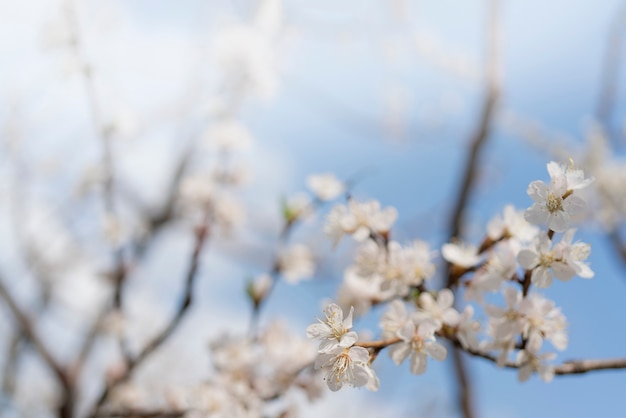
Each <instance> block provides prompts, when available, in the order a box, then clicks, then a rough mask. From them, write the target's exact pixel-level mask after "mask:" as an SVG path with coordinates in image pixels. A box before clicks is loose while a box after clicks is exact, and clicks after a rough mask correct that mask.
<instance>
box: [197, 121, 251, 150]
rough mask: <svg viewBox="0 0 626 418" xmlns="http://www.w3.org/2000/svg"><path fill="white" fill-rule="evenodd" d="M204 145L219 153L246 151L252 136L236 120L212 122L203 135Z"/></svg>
mask: <svg viewBox="0 0 626 418" xmlns="http://www.w3.org/2000/svg"><path fill="white" fill-rule="evenodd" d="M204 140H205V141H206V143H207V144H208V145H209V146H211V147H213V148H215V149H217V150H218V151H221V152H235V151H238V152H240V151H246V150H248V149H249V148H250V145H251V144H252V134H250V131H248V128H246V127H245V126H244V125H243V124H242V123H241V122H239V121H238V120H236V119H230V118H229V119H223V120H219V121H216V122H214V123H213V124H212V125H210V126H209V128H208V129H207V130H206V132H205V133H204Z"/></svg>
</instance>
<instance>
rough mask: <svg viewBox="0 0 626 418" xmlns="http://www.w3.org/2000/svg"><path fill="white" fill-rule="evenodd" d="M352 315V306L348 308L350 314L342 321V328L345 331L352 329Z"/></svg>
mask: <svg viewBox="0 0 626 418" xmlns="http://www.w3.org/2000/svg"><path fill="white" fill-rule="evenodd" d="M352 314H354V306H350V313H349V314H348V316H347V317H346V319H344V320H343V327H344V328H345V329H350V328H352ZM342 315H343V313H342Z"/></svg>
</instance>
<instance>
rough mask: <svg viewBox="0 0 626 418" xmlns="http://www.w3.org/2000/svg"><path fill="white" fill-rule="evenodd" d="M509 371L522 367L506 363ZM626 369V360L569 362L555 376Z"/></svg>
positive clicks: (471, 351) (477, 353) (492, 359)
mask: <svg viewBox="0 0 626 418" xmlns="http://www.w3.org/2000/svg"><path fill="white" fill-rule="evenodd" d="M450 342H451V343H452V345H454V346H455V347H456V348H458V349H460V350H462V351H464V352H466V353H468V354H470V355H472V356H474V357H480V358H482V359H485V360H488V361H490V362H492V363H497V361H498V359H497V358H496V357H495V356H493V355H491V354H489V353H486V352H484V351H480V350H474V349H470V348H463V347H462V345H461V343H460V342H459V341H458V340H456V339H450ZM503 367H504V368H507V369H519V367H520V365H519V364H517V363H514V362H511V361H508V362H506V363H505V364H504V365H503ZM620 369H626V358H621V359H603V360H567V361H564V362H563V363H562V364H559V365H557V366H554V374H555V375H557V376H565V375H571V374H583V373H589V372H592V371H597V370H620Z"/></svg>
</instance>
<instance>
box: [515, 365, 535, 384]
mask: <svg viewBox="0 0 626 418" xmlns="http://www.w3.org/2000/svg"><path fill="white" fill-rule="evenodd" d="M532 372H533V371H532V369H531V367H530V365H529V364H525V365H523V366H522V367H520V368H519V371H518V372H517V380H519V381H520V382H525V381H527V380H528V379H529V378H530V375H531V374H532Z"/></svg>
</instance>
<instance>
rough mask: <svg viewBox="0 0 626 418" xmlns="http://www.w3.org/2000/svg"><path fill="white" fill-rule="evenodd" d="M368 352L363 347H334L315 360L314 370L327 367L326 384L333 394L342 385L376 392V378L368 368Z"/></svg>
mask: <svg viewBox="0 0 626 418" xmlns="http://www.w3.org/2000/svg"><path fill="white" fill-rule="evenodd" d="M369 358H370V355H369V352H368V351H367V349H365V348H363V347H349V348H343V347H339V346H335V347H334V348H333V349H331V350H330V351H329V352H327V353H322V354H320V355H319V356H318V358H317V359H316V360H315V368H316V369H319V368H322V367H329V368H330V370H329V371H328V373H327V374H326V377H325V379H326V384H328V387H329V388H330V390H332V391H333V392H336V391H338V390H339V389H341V388H342V387H343V385H350V386H354V387H362V386H366V387H367V389H369V390H373V391H376V390H378V377H376V374H375V373H374V371H373V370H372V369H370V367H369V366H368V363H369Z"/></svg>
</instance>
